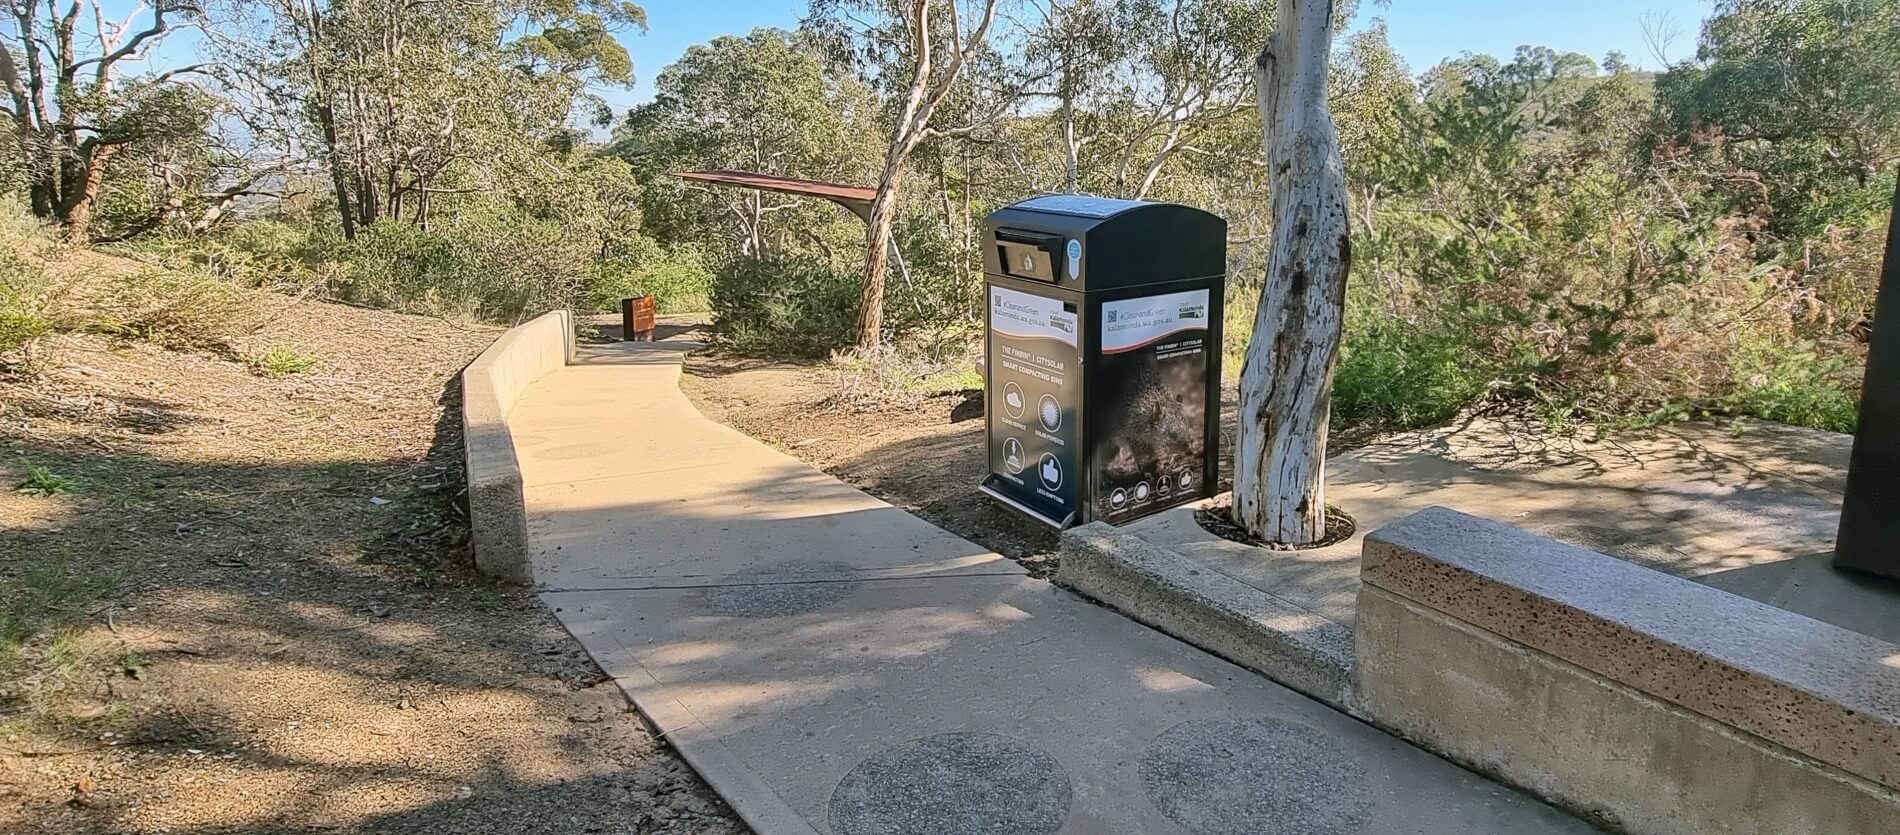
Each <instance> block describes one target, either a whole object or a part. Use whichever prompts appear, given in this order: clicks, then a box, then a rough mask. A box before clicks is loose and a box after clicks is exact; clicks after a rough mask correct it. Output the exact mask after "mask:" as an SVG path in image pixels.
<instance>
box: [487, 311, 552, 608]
mask: <svg viewBox="0 0 1900 835" xmlns="http://www.w3.org/2000/svg"><path fill="white" fill-rule="evenodd" d="M573 358H574V319H573V315H572V314H570V313H569V312H567V311H565V310H557V311H554V312H552V313H548V314H545V315H542V316H540V317H537V318H535V319H533V320H530V321H528V322H525V323H523V324H521V325H517V326H515V327H514V328H512V329H510V330H509V331H508V332H507V333H504V334H502V335H501V338H500V339H497V340H495V344H493V345H490V346H488V350H486V351H483V352H482V355H481V356H479V357H476V358H475V361H474V362H472V363H469V365H468V368H465V369H463V370H462V452H463V455H464V459H463V460H464V461H465V462H466V466H467V468H468V517H469V527H470V531H471V533H470V535H471V539H472V543H471V544H472V545H473V547H474V549H475V566H476V568H478V569H480V570H481V572H482V573H483V574H486V575H488V576H490V577H495V578H497V579H500V580H505V581H507V582H510V583H520V584H523V585H526V584H529V583H532V582H534V569H533V567H532V566H531V565H530V564H529V562H528V515H527V510H526V509H525V508H524V506H523V505H522V499H521V463H520V461H519V460H517V459H516V457H515V442H514V436H513V435H512V434H510V433H509V431H508V412H509V411H510V410H511V409H513V408H514V405H515V398H517V397H519V396H520V395H521V392H522V391H523V390H525V389H527V387H528V386H529V385H531V384H533V383H534V381H536V380H539V379H541V377H542V375H544V374H547V373H548V372H550V371H553V370H555V369H557V368H560V367H562V366H564V365H566V364H567V363H568V361H569V360H572V359H573Z"/></svg>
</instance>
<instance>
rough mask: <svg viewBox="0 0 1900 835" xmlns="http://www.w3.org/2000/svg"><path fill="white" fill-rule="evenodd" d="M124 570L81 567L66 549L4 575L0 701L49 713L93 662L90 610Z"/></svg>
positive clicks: (30, 711)
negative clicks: (87, 630) (87, 622)
mask: <svg viewBox="0 0 1900 835" xmlns="http://www.w3.org/2000/svg"><path fill="white" fill-rule="evenodd" d="M123 579H124V572H123V571H105V572H101V571H81V570H75V569H74V568H73V567H72V565H71V555H70V553H68V552H65V551H61V552H60V553H58V554H57V555H55V556H54V558H53V561H52V562H51V563H50V564H47V565H44V566H41V567H39V568H36V569H33V570H30V571H26V572H24V573H21V574H19V575H17V576H14V577H9V578H4V579H0V702H8V701H12V702H16V703H19V704H21V705H24V706H25V707H26V709H27V711H26V712H27V713H28V714H29V715H41V714H44V713H45V712H46V711H47V710H49V709H50V708H51V706H52V705H53V704H54V703H55V701H56V697H57V696H58V695H59V694H60V693H62V692H65V691H66V690H67V689H68V688H69V687H70V686H71V684H72V682H73V681H74V680H75V678H77V676H78V672H79V669H80V668H81V667H82V666H84V665H86V664H88V663H92V661H93V659H94V658H95V657H96V652H97V650H98V648H97V647H96V646H95V645H94V642H90V641H87V640H86V639H85V637H84V635H83V622H84V619H85V617H86V613H87V612H88V611H90V610H91V609H92V608H93V607H94V606H95V605H96V604H97V603H98V601H100V600H101V599H103V598H105V597H106V596H107V595H109V594H111V593H112V591H113V590H114V589H116V588H118V586H119V583H120V582H121V581H122V580H123Z"/></svg>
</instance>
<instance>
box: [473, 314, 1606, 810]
mask: <svg viewBox="0 0 1900 835" xmlns="http://www.w3.org/2000/svg"><path fill="white" fill-rule="evenodd" d="M692 347H693V346H692V345H691V344H690V343H666V342H661V343H650V344H634V343H621V344H614V345H605V346H587V347H583V348H582V349H581V351H580V355H579V356H578V357H577V359H576V361H575V364H573V365H570V366H568V367H566V368H564V369H560V370H557V371H555V372H553V373H551V374H549V375H547V376H546V377H544V378H543V379H541V380H540V381H539V382H537V383H536V384H535V385H534V386H533V387H531V388H530V389H529V390H528V391H527V392H526V393H525V394H524V395H523V396H522V397H521V399H520V400H519V401H518V403H517V405H516V406H515V409H514V411H513V412H512V413H511V414H510V417H509V422H510V424H511V426H512V428H513V431H514V433H515V441H516V444H517V447H518V449H519V454H520V458H521V467H522V474H523V481H524V483H525V485H526V487H525V494H526V495H525V498H526V504H527V511H528V518H529V539H530V543H529V544H530V550H531V553H532V554H533V555H534V561H535V570H536V579H537V581H538V582H539V583H541V584H542V586H543V592H542V597H543V599H544V600H545V601H546V602H547V603H548V605H549V606H550V607H552V608H553V609H554V611H555V613H556V615H557V616H558V617H559V618H560V619H561V621H562V622H563V623H564V624H565V625H566V626H567V628H568V629H569V630H570V631H571V632H573V633H574V635H575V636H576V637H577V638H579V639H580V641H581V643H582V644H583V645H584V646H585V647H586V648H587V650H588V652H589V653H591V654H592V655H593V657H594V658H595V659H596V660H597V661H598V662H599V663H600V664H601V666H602V668H603V669H605V670H606V671H607V672H608V673H609V674H611V675H613V676H614V677H615V678H616V679H617V680H618V682H619V683H620V686H621V687H622V688H623V689H624V690H625V691H626V692H627V694H628V695H629V696H630V697H631V698H632V699H633V701H634V702H635V704H636V705H637V706H638V707H639V708H640V710H641V712H643V713H645V714H646V715H647V717H648V718H649V719H651V720H652V721H653V723H654V724H655V725H657V726H658V727H659V728H660V730H661V731H662V732H663V733H664V734H665V735H666V736H667V738H668V739H670V740H671V741H672V742H673V744H674V745H675V746H676V747H678V748H679V750H680V752H681V753H682V754H683V755H685V757H686V759H687V760H688V761H689V762H690V763H692V764H693V766H694V767H695V768H696V769H698V770H699V771H700V772H701V773H702V774H703V775H704V776H705V777H706V779H707V781H708V782H709V783H711V784H712V786H713V788H714V789H716V790H717V791H718V792H719V793H720V794H721V795H723V796H724V797H725V798H726V799H727V800H728V801H729V802H731V804H732V806H733V808H734V809H735V810H737V811H738V813H739V814H740V815H741V816H742V817H744V818H745V819H746V821H747V822H749V823H750V824H751V825H752V826H753V827H754V828H755V829H756V830H757V831H759V832H761V833H768V835H775V834H776V833H814V832H829V833H833V834H834V835H906V833H925V832H943V833H976V832H982V833H994V834H995V835H1016V834H1017V833H1022V834H1024V835H1029V834H1031V833H1056V832H1061V833H1097V832H1103V833H1107V832H1116V833H1170V832H1188V833H1194V835H1226V833H1297V834H1298V835H1334V833H1338V834H1339V835H1350V833H1380V834H1381V835H1383V834H1384V833H1444V835H1454V834H1455V835H1470V834H1471V833H1511V834H1512V835H1523V833H1543V832H1561V833H1572V832H1579V833H1580V832H1590V831H1594V830H1591V829H1590V828H1589V827H1587V826H1585V825H1583V824H1582V823H1580V822H1578V821H1576V820H1574V819H1572V818H1570V817H1568V816H1566V815H1564V814H1562V813H1560V812H1558V811H1556V810H1554V809H1551V808H1550V807H1547V806H1544V805H1543V804H1541V803H1538V802H1536V801H1535V800H1532V799H1530V798H1527V797H1525V796H1523V795H1520V794H1518V793H1516V792H1513V791H1510V790H1508V789H1504V788H1502V787H1500V786H1498V785H1496V784H1493V783H1490V782H1488V781H1486V780H1484V779H1482V778H1479V777H1477V776H1475V775H1472V774H1471V773H1469V772H1466V771H1463V770H1461V769H1459V768H1457V767H1455V766H1453V765H1451V764H1449V763H1447V762H1445V761H1443V760H1440V759H1437V758H1435V757H1433V756H1431V755H1429V754H1427V753H1425V752H1423V751H1420V750H1418V749H1415V748H1413V747H1411V746H1409V745H1407V744H1405V743H1403V742H1401V741H1399V740H1397V739H1395V738H1393V737H1391V736H1388V735H1386V734H1384V733H1381V732H1379V731H1377V730H1375V729H1373V728H1370V727H1368V726H1366V725H1363V724H1361V723H1359V722H1357V721H1354V720H1352V719H1350V718H1348V717H1346V716H1344V715H1342V714H1340V713H1337V712H1335V711H1333V710H1331V709H1328V708H1326V707H1324V706H1322V705H1320V704H1319V703H1317V702H1313V701H1311V700H1309V699H1307V698H1305V697H1303V696H1300V695H1299V694H1296V693H1294V692H1292V691H1290V690H1287V689H1285V688H1283V687H1280V686H1279V685H1276V684H1274V683H1273V682H1271V681H1268V680H1267V679H1264V678H1261V677H1259V676H1257V675H1255V674H1253V673H1250V672H1247V671H1246V670H1243V669H1241V668H1239V667H1235V666H1233V665H1231V664H1228V663H1227V662H1225V661H1222V660H1220V659H1218V658H1215V657H1213V656H1210V655H1207V654H1205V653H1202V652H1200V651H1198V650H1196V649H1194V648H1192V647H1190V646H1188V645H1186V644H1183V643H1180V642H1178V641H1176V640H1174V639H1172V638H1169V637H1167V636H1165V635H1162V634H1160V633H1158V632H1155V631H1153V630H1151V629H1148V628H1147V627H1144V626H1141V625H1139V624H1136V623H1134V622H1133V621H1130V620H1127V619H1125V618H1123V617H1121V616H1120V615H1117V614H1115V613H1114V612H1111V611H1108V610H1106V609H1104V608H1102V607H1099V606H1096V605H1093V604H1091V603H1089V602H1087V601H1085V600H1083V599H1082V598H1080V597H1077V596H1075V595H1074V594H1071V593H1069V592H1067V591H1065V590H1062V589H1060V588H1057V587H1055V586H1052V585H1050V584H1049V583H1046V582H1044V581H1041V580H1035V579H1031V578H1029V577H1027V576H1025V575H1024V573H1023V572H1022V570H1021V569H1020V568H1019V567H1018V566H1017V565H1016V564H1015V563H1013V562H1011V561H1009V560H1007V559H1004V558H1002V557H999V556H997V555H996V554H993V553H989V552H987V551H984V550H983V549H981V548H979V547H977V546H975V545H972V544H971V543H969V542H966V541H964V540H962V539H959V538H957V537H955V536H952V535H950V534H948V533H946V532H944V531H942V530H940V529H938V528H936V527H933V526H931V525H929V524H926V523H925V522H923V521H921V520H919V519H917V518H916V517H913V516H911V515H910V514H908V513H905V512H903V511H900V510H898V509H896V508H893V507H891V506H890V505H888V504H885V503H884V502H882V501H879V500H877V499H875V498H872V497H870V496H868V495H866V494H864V493H862V492H860V491H858V490H856V489H853V488H851V487H850V486H848V485H845V484H844V483H842V482H840V481H838V480H836V479H834V478H832V477H830V476H828V475H825V474H824V473H822V472H819V471H817V470H815V469H812V468H811V467H809V466H807V465H805V464H803V463H801V462H799V461H797V460H795V459H793V458H791V457H789V456H786V455H784V454H781V453H779V452H777V451H775V450H773V449H771V448H769V447H767V446H765V445H764V444H761V443H759V442H757V441H754V440H752V439H751V438H748V437H746V436H744V435H742V434H740V433H738V432H736V431H733V430H731V429H728V428H726V427H724V426H722V425H719V424H717V423H714V422H712V421H710V420H707V419H706V418H705V417H703V416H701V415H700V414H699V413H698V411H697V410H695V409H694V408H693V406H692V405H691V404H690V403H689V402H688V401H687V400H686V398H685V396H684V395H682V394H681V393H680V391H679V388H678V385H677V381H678V378H679V373H680V359H681V357H682V355H683V353H684V352H685V351H686V350H689V349H690V348H692ZM972 489H974V486H973V487H972Z"/></svg>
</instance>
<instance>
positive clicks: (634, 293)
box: [580, 245, 713, 313]
mask: <svg viewBox="0 0 1900 835" xmlns="http://www.w3.org/2000/svg"><path fill="white" fill-rule="evenodd" d="M712 286H713V271H712V268H711V267H709V266H707V264H706V257H705V256H704V255H703V254H701V252H700V251H699V249H698V248H697V247H693V246H678V247H674V248H673V249H672V250H671V251H668V250H665V249H662V248H660V247H659V246H658V245H651V246H649V247H647V248H646V249H645V250H643V251H641V252H639V253H638V254H632V255H622V256H619V257H615V258H610V259H604V260H601V261H598V262H596V263H594V264H593V265H592V266H591V267H590V268H589V270H588V275H587V280H586V284H585V286H584V287H583V288H582V299H581V302H580V303H581V306H582V308H583V309H585V310H592V311H616V310H619V309H620V300H621V299H630V298H635V297H639V296H644V295H648V294H651V295H653V296H654V297H655V304H656V305H657V306H658V307H659V312H661V313H697V312H700V311H704V310H708V309H710V308H711V305H712V300H711V296H712Z"/></svg>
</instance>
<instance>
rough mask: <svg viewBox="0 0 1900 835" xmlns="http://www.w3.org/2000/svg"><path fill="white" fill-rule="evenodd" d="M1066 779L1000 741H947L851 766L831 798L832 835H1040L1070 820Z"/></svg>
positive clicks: (917, 742) (1058, 767)
mask: <svg viewBox="0 0 1900 835" xmlns="http://www.w3.org/2000/svg"><path fill="white" fill-rule="evenodd" d="M1070 797H1071V795H1070V788H1069V774H1068V772H1066V771H1063V770H1062V764H1061V763H1058V762H1056V758H1055V757H1051V756H1049V755H1048V754H1045V753H1043V752H1041V751H1038V750H1036V749H1034V748H1031V747H1029V746H1028V745H1024V744H1023V743H1021V742H1017V741H1015V740H1013V739H1009V738H1007V737H1001V736H997V735H995V734H983V733H948V734H938V735H937V736H928V737H924V738H923V739H913V740H911V741H909V742H906V743H903V744H901V745H896V746H892V747H890V748H886V749H884V751H882V752H880V753H878V754H876V755H874V756H872V757H871V758H870V759H867V760H865V761H864V762H861V763H858V766H857V768H853V769H851V773H849V774H846V775H845V776H844V779H843V780H840V781H838V787H837V788H836V789H833V790H832V792H831V831H832V832H833V833H836V835H924V833H959V834H960V833H979V832H980V833H984V835H1047V833H1052V832H1055V831H1056V830H1058V829H1061V828H1062V821H1063V819H1064V818H1066V817H1068V814H1069V800H1070Z"/></svg>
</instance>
